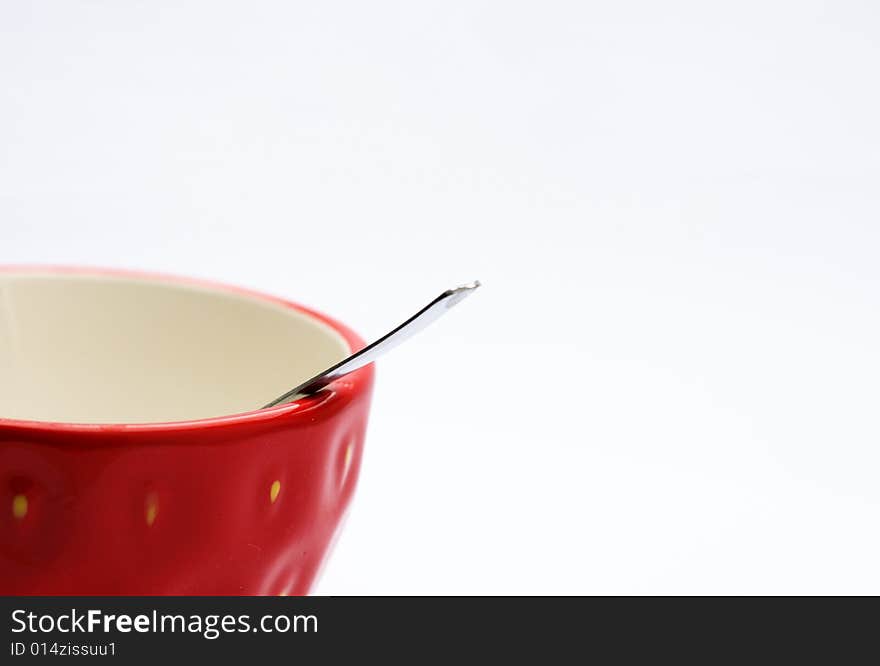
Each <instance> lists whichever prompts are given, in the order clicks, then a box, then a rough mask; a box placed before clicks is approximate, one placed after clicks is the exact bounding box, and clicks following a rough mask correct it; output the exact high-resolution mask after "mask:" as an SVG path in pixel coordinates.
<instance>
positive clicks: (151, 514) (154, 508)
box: [144, 493, 159, 526]
mask: <svg viewBox="0 0 880 666" xmlns="http://www.w3.org/2000/svg"><path fill="white" fill-rule="evenodd" d="M158 514H159V498H158V497H156V495H155V494H154V493H150V494H149V495H147V500H146V502H144V519H145V520H146V521H147V526H151V525H152V524H153V523H155V522H156V516H157V515H158Z"/></svg>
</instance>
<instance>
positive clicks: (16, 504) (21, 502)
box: [12, 495, 28, 520]
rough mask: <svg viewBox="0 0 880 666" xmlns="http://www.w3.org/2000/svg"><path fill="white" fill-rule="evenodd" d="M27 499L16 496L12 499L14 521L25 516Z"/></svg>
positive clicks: (22, 496) (23, 496)
mask: <svg viewBox="0 0 880 666" xmlns="http://www.w3.org/2000/svg"><path fill="white" fill-rule="evenodd" d="M27 512H28V499H27V496H26V495H16V496H15V497H13V498H12V516H13V517H14V518H15V519H16V520H21V519H22V518H24V517H25V516H26V515H27Z"/></svg>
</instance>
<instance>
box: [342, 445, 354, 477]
mask: <svg viewBox="0 0 880 666" xmlns="http://www.w3.org/2000/svg"><path fill="white" fill-rule="evenodd" d="M353 455H354V442H353V441H352V442H349V444H348V448H347V449H345V467H344V468H343V470H342V476H343V478H344V477H346V476H348V468H349V467H351V458H352V456H353Z"/></svg>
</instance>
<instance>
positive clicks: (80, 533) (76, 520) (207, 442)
mask: <svg viewBox="0 0 880 666" xmlns="http://www.w3.org/2000/svg"><path fill="white" fill-rule="evenodd" d="M15 270H21V269H18V268H16V269H15ZM40 270H46V269H40ZM51 270H53V271H54V270H59V271H60V270H70V269H51ZM85 272H89V273H95V272H96V271H93V270H88V271H85ZM112 273H114V274H120V273H119V272H112ZM125 275H131V274H130V273H127V274H125ZM142 277H143V276H142ZM146 277H149V276H146ZM163 279H166V280H167V278H165V277H163ZM179 281H180V282H183V283H186V282H191V281H187V280H179ZM212 286H215V287H216V286H217V285H212ZM221 288H224V289H229V288H228V287H221ZM234 291H236V292H237V293H246V294H248V295H250V296H252V297H256V298H264V299H266V298H269V299H271V297H268V296H263V295H260V294H255V293H253V292H242V291H241V290H234ZM271 300H274V301H275V302H281V303H284V304H285V305H287V306H288V307H291V308H295V309H297V310H299V311H301V312H305V313H307V314H309V315H311V316H313V317H315V318H317V319H319V320H321V321H323V322H324V323H326V324H329V325H330V326H331V327H333V328H334V329H335V330H336V331H338V332H339V333H340V334H341V335H342V336H343V337H344V338H345V339H346V341H347V342H348V343H349V345H350V346H351V347H352V349H359V348H361V347H362V346H363V341H362V340H361V339H360V338H359V337H358V336H357V335H356V334H355V333H354V332H352V331H351V330H350V329H348V328H347V327H345V326H343V325H342V324H340V323H338V322H336V321H334V320H332V319H330V318H328V317H326V316H324V315H321V314H319V313H317V312H314V311H312V310H309V309H307V308H304V307H301V306H299V305H296V304H293V303H288V302H286V301H279V300H278V299H271ZM372 385H373V367H372V365H370V366H367V367H365V368H363V369H361V370H358V371H357V372H354V373H352V374H350V375H348V376H346V377H345V378H343V379H342V380H339V381H337V382H335V383H334V384H333V385H331V386H330V387H329V388H328V389H327V390H325V391H322V392H321V393H319V394H318V395H316V396H313V397H311V398H308V399H305V400H301V401H299V403H298V404H293V405H283V406H280V407H275V408H272V409H267V410H259V411H254V412H247V413H244V414H237V415H234V416H228V417H221V418H214V419H205V420H199V421H188V422H180V423H159V424H145V425H76V424H52V423H38V422H28V421H11V420H3V419H0V594H3V595H22V594H28V595H31V594H33V595H49V594H51V595H83V594H102V595H103V594H108V595H116V594H126V595H142V594H143V595H166V594H173V595H278V594H292V595H296V594H306V593H308V591H309V589H310V588H311V585H312V583H313V581H314V580H315V576H316V574H317V573H318V571H319V569H320V566H321V564H322V562H323V560H324V558H325V557H326V555H327V551H328V549H329V547H330V545H331V543H332V540H333V536H334V534H335V532H336V530H337V528H338V526H339V524H340V521H341V519H342V517H343V515H344V513H345V511H346V508H347V507H348V504H349V502H350V500H351V497H352V493H353V491H354V487H355V483H356V481H357V477H358V471H359V468H360V461H361V455H362V450H363V443H364V436H365V431H366V426H367V416H368V411H369V406H370V398H371V394H372ZM22 497H24V498H26V500H22V499H21V498H22ZM25 501H26V510H24V511H23V510H22V509H23V508H24V507H22V504H23V503H24V502H25ZM22 513H24V515H22Z"/></svg>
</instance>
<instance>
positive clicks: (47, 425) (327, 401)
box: [0, 264, 373, 435]
mask: <svg viewBox="0 0 880 666" xmlns="http://www.w3.org/2000/svg"><path fill="white" fill-rule="evenodd" d="M7 273H45V274H56V275H94V276H99V277H101V276H106V277H117V278H131V279H136V280H144V281H156V282H163V283H165V284H176V285H181V286H192V287H204V288H207V289H212V290H217V291H221V292H223V291H225V292H229V293H232V294H235V295H237V296H242V297H245V298H250V299H255V300H262V301H268V302H270V303H273V304H275V305H281V306H282V307H285V308H289V309H293V310H296V311H297V312H299V313H300V314H303V315H305V316H307V317H310V318H313V319H316V320H317V321H319V322H320V323H322V324H324V325H326V326H329V327H330V328H331V329H333V330H334V331H335V332H336V333H338V334H339V335H340V336H342V338H343V339H344V340H345V342H346V343H347V344H348V346H349V348H350V349H351V351H352V352H354V351H356V350H358V349H361V348H363V347H364V346H365V344H366V343H365V342H364V340H363V339H362V338H361V337H360V336H359V335H358V334H357V333H355V332H354V331H353V330H352V329H351V328H349V327H348V326H346V325H345V324H343V323H342V322H340V321H338V320H336V319H334V318H333V317H330V316H328V315H326V314H324V313H323V312H320V311H318V310H315V309H313V308H311V307H308V306H305V305H302V304H300V303H297V302H296V301H291V300H288V299H285V298H281V297H280V296H275V295H273V294H268V293H266V292H262V291H258V290H255V289H250V288H248V287H239V286H235V285H231V284H228V283H225V282H220V281H217V280H213V279H205V278H198V277H189V276H183V275H179V274H175V273H166V272H163V271H153V270H140V269H128V268H114V267H105V266H87V265H67V264H0V275H2V274H7ZM372 377H373V364H370V365H367V366H365V367H363V368H361V369H359V370H357V371H355V372H352V373H350V374H348V375H346V376H345V377H344V378H340V379H339V380H337V381H335V382H333V383H332V384H330V385H329V386H328V387H327V388H326V389H324V390H322V391H320V392H319V393H316V394H315V395H312V396H307V397H305V398H302V399H299V400H296V401H295V402H291V403H286V404H283V405H277V406H275V407H269V408H261V409H253V410H249V411H246V412H238V413H235V414H224V415H220V416H211V417H207V418H201V419H192V420H185V421H159V422H154V423H152V422H151V423H135V422H132V423H76V422H67V421H33V420H27V419H6V418H3V417H2V416H0V431H2V430H3V429H5V428H12V429H14V430H24V431H29V432H43V433H47V434H50V433H54V434H63V433H81V434H85V433H91V434H96V433H104V434H108V435H119V434H129V433H137V432H143V433H161V432H181V431H191V430H203V429H207V428H212V429H213V428H220V427H229V426H236V425H244V424H249V423H254V424H256V423H266V422H269V421H274V420H275V419H279V418H283V419H284V420H285V422H289V421H290V422H295V421H299V420H301V419H303V418H309V419H314V418H315V417H316V414H315V410H318V409H321V410H322V411H323V410H325V409H330V408H331V405H336V404H338V403H339V401H340V400H341V401H342V402H344V403H348V402H350V401H351V400H352V399H353V398H354V397H355V396H356V395H357V394H359V393H362V392H365V391H367V390H369V387H370V386H371V384H372ZM291 420H292V421H291Z"/></svg>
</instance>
